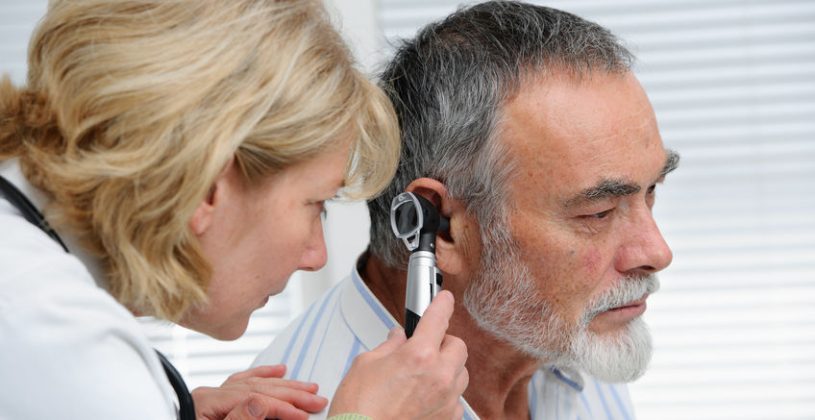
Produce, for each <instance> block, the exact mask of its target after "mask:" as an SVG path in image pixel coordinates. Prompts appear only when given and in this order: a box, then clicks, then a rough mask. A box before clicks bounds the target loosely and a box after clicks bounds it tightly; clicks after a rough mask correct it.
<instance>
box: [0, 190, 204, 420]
mask: <svg viewBox="0 0 815 420" xmlns="http://www.w3.org/2000/svg"><path fill="white" fill-rule="evenodd" d="M0 193H2V194H3V195H4V196H6V199H7V200H8V201H9V203H11V205H13V206H14V207H16V208H17V210H19V211H20V213H22V215H23V217H24V218H25V219H26V220H27V221H28V222H29V223H31V224H33V225H34V226H37V227H38V228H40V229H41V230H42V231H43V232H45V233H46V234H47V235H48V236H50V237H51V239H53V240H54V241H56V242H57V243H59V244H60V246H62V249H64V250H65V252H68V253H70V251H68V247H67V246H65V243H64V242H62V238H60V237H59V234H57V232H56V231H55V230H54V229H53V228H51V225H49V224H48V222H47V221H46V220H45V217H43V215H42V213H40V211H39V210H37V207H35V206H34V204H32V203H31V201H30V200H29V199H28V197H26V196H25V194H23V193H22V192H21V191H20V190H19V189H17V187H15V186H14V184H12V183H10V182H8V181H7V180H6V179H5V178H3V177H2V176H0ZM156 354H157V355H158V358H159V360H160V361H161V366H162V367H163V368H164V373H165V374H166V375H167V379H168V380H169V381H170V385H172V386H173V390H174V391H175V395H176V397H177V398H178V405H179V408H178V418H179V419H180V420H195V404H194V403H193V400H192V394H190V391H189V389H187V384H185V383H184V378H182V377H181V374H179V373H178V371H177V370H176V369H175V367H174V366H173V364H172V363H170V361H169V360H167V358H166V357H165V356H164V355H163V354H161V352H159V351H158V350H156Z"/></svg>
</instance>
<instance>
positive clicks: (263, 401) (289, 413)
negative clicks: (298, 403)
mask: <svg viewBox="0 0 815 420" xmlns="http://www.w3.org/2000/svg"><path fill="white" fill-rule="evenodd" d="M266 418H273V419H280V420H307V419H308V413H306V412H305V411H303V410H300V409H298V408H296V407H294V406H292V405H291V404H289V403H286V402H283V401H280V400H275V399H273V398H266V397H262V396H250V397H249V398H247V399H246V400H244V401H243V403H241V404H239V405H238V406H237V407H235V408H234V409H232V410H231V411H230V412H229V413H228V414H227V415H226V417H225V418H224V420H264V419H266Z"/></svg>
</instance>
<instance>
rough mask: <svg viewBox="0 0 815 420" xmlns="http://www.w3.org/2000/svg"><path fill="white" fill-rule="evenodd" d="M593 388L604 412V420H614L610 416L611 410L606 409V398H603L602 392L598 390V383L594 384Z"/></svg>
mask: <svg viewBox="0 0 815 420" xmlns="http://www.w3.org/2000/svg"><path fill="white" fill-rule="evenodd" d="M594 388H595V389H596V390H597V397H598V398H599V399H600V402H601V403H602V404H603V410H605V412H606V418H607V419H609V420H612V419H614V417H613V416H612V415H611V410H610V409H609V408H608V403H607V402H606V397H605V396H603V390H602V389H600V382H597V381H595V382H594Z"/></svg>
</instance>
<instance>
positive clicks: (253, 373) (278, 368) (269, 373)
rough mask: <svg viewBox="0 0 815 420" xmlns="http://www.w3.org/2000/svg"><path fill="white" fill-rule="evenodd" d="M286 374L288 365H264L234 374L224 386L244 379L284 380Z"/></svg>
mask: <svg viewBox="0 0 815 420" xmlns="http://www.w3.org/2000/svg"><path fill="white" fill-rule="evenodd" d="M285 374H286V365H264V366H258V367H256V368H252V369H248V370H244V371H243V372H238V373H234V374H232V375H230V376H229V378H227V379H226V381H224V384H227V383H229V382H235V381H241V380H244V379H248V378H252V377H259V378H282V377H283V375H285Z"/></svg>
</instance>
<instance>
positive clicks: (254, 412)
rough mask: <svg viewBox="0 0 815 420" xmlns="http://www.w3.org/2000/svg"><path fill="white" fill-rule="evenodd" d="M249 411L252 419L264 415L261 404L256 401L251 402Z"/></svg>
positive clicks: (248, 407)
mask: <svg viewBox="0 0 815 420" xmlns="http://www.w3.org/2000/svg"><path fill="white" fill-rule="evenodd" d="M247 409H248V410H249V415H250V416H252V417H260V416H261V415H262V414H263V408H261V406H260V404H258V402H257V401H256V400H254V399H251V400H249V404H248V406H247Z"/></svg>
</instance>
